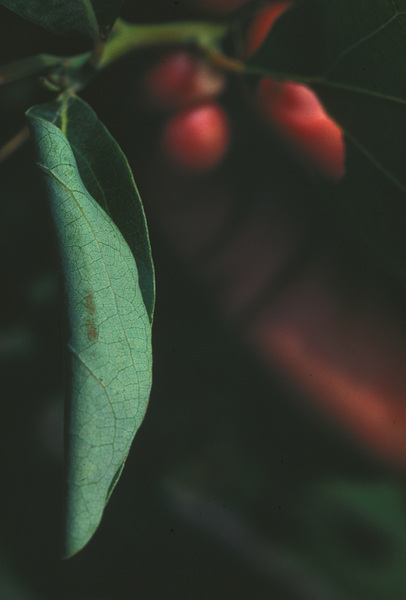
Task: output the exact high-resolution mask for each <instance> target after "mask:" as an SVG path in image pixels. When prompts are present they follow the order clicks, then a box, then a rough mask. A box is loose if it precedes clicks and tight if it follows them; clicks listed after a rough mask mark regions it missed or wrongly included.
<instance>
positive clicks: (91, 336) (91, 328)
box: [85, 294, 99, 342]
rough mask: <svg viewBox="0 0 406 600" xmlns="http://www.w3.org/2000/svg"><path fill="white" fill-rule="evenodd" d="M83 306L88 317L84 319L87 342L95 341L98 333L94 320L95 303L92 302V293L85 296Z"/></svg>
mask: <svg viewBox="0 0 406 600" xmlns="http://www.w3.org/2000/svg"><path fill="white" fill-rule="evenodd" d="M85 307H86V311H87V313H88V317H87V319H86V330H87V339H88V340H89V342H95V341H96V340H97V338H98V337H99V334H98V332H97V327H96V323H95V320H94V315H95V314H96V305H95V303H94V300H93V295H92V294H88V295H87V296H86V297H85Z"/></svg>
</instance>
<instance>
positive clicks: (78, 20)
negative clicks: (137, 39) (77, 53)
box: [0, 0, 124, 39]
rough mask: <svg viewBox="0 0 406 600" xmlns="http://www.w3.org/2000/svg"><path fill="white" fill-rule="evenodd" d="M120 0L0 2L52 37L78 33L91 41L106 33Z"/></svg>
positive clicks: (117, 12)
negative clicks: (49, 32) (57, 34)
mask: <svg viewBox="0 0 406 600" xmlns="http://www.w3.org/2000/svg"><path fill="white" fill-rule="evenodd" d="M123 1H124V0H29V1H27V0H0V3H1V4H4V6H6V7H7V8H10V9H11V10H13V11H15V12H16V13H18V14H19V15H21V16H22V17H24V18H25V19H28V20H29V21H32V22H33V23H36V24H37V25H41V26H42V27H45V28H46V29H49V30H50V31H54V32H55V33H72V32H75V33H82V34H84V35H88V36H90V37H92V38H93V39H97V38H98V37H99V33H100V32H101V33H102V35H103V33H104V32H105V31H108V30H109V29H110V28H111V26H112V25H113V24H114V22H115V20H116V19H117V18H118V16H119V14H120V11H121V6H122V4H123Z"/></svg>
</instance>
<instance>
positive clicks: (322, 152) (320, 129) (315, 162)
mask: <svg viewBox="0 0 406 600" xmlns="http://www.w3.org/2000/svg"><path fill="white" fill-rule="evenodd" d="M257 98H258V101H259V105H260V107H261V109H262V112H263V114H264V115H265V118H266V119H267V120H268V121H269V123H270V124H271V125H272V126H273V128H274V129H275V131H277V133H278V134H279V135H280V136H281V137H282V138H283V139H284V140H285V141H286V142H287V143H288V145H289V146H290V147H291V149H292V150H293V151H294V152H295V153H296V154H297V156H298V157H299V158H300V159H301V160H302V161H303V162H304V163H306V164H307V165H308V166H309V167H312V168H315V169H316V170H318V171H319V172H321V173H323V174H324V175H325V176H327V177H331V178H332V179H340V178H341V177H342V176H343V175H344V141H343V134H342V131H341V129H340V127H339V126H338V125H337V124H336V123H335V122H334V121H333V120H332V119H330V117H329V116H328V115H327V114H326V113H325V111H324V109H323V107H322V105H321V104H320V102H319V100H318V98H317V96H316V94H315V93H314V92H313V91H312V90H310V89H309V88H307V87H306V86H304V85H301V84H298V83H292V82H278V81H273V80H272V79H262V80H261V82H260V84H259V86H258V90H257Z"/></svg>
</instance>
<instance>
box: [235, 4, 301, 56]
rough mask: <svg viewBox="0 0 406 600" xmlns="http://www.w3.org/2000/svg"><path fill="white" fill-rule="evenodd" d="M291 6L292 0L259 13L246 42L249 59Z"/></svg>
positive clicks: (273, 5) (246, 52)
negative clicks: (277, 20) (278, 19)
mask: <svg viewBox="0 0 406 600" xmlns="http://www.w3.org/2000/svg"><path fill="white" fill-rule="evenodd" d="M291 4H292V1H291V0H285V1H282V2H273V3H272V4H268V5H267V6H265V7H264V8H263V9H262V10H261V11H260V12H259V13H258V15H257V16H256V17H255V19H254V20H253V22H252V23H251V25H250V28H249V29H248V33H247V38H246V40H245V54H246V56H247V57H248V56H251V55H252V54H254V52H256V51H257V50H258V48H259V47H260V45H261V44H262V42H263V41H264V39H265V38H266V36H267V34H268V31H269V30H270V29H271V27H272V25H273V24H274V23H275V21H276V19H277V18H278V17H279V16H280V15H281V14H282V13H283V12H285V10H286V9H287V8H289V6H290V5H291Z"/></svg>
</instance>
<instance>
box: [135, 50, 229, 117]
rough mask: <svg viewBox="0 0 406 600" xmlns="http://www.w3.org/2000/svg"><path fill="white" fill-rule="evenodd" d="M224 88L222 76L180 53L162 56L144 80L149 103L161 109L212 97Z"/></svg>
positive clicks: (191, 57)
mask: <svg viewBox="0 0 406 600" xmlns="http://www.w3.org/2000/svg"><path fill="white" fill-rule="evenodd" d="M224 85H225V78H224V75H223V74H222V73H220V72H219V71H216V70H214V69H213V68H212V67H211V66H210V65H208V64H207V62H205V61H203V60H201V59H199V58H197V57H196V56H193V55H191V54H189V53H187V52H184V51H179V52H174V53H172V54H167V55H165V56H164V57H163V58H162V59H161V60H160V62H158V63H157V64H156V65H155V66H154V67H152V69H150V70H149V71H148V73H147V75H146V76H145V80H144V90H145V95H146V97H147V100H148V102H149V104H150V105H152V106H153V107H154V108H158V109H162V110H173V109H177V108H180V107H183V106H187V105H188V104H192V103H196V102H198V101H202V100H206V99H208V98H213V97H215V96H217V95H218V94H219V93H221V92H222V91H223V89H224Z"/></svg>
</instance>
